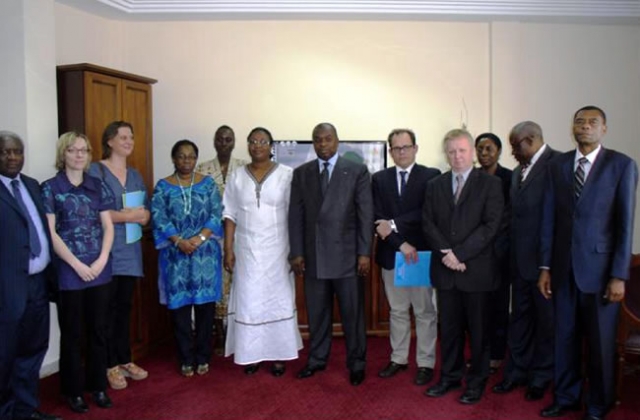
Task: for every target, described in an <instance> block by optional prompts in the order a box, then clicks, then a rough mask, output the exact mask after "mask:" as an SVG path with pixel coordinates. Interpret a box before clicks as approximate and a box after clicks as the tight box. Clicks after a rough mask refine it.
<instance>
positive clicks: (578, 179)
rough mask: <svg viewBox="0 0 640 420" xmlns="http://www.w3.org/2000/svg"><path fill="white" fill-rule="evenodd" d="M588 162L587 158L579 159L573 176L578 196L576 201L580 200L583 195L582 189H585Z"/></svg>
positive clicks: (574, 187)
mask: <svg viewBox="0 0 640 420" xmlns="http://www.w3.org/2000/svg"><path fill="white" fill-rule="evenodd" d="M587 162H588V160H587V158H586V157H581V158H580V159H578V167H577V168H576V171H575V173H574V174H573V189H574V192H575V195H576V200H577V199H578V198H580V194H582V189H583V188H584V180H585V172H584V167H585V165H586V164H587Z"/></svg>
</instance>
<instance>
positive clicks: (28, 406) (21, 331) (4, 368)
mask: <svg viewBox="0 0 640 420" xmlns="http://www.w3.org/2000/svg"><path fill="white" fill-rule="evenodd" d="M26 281H28V282H29V285H28V295H27V302H26V305H25V310H24V312H23V313H22V314H20V315H16V316H15V317H13V316H10V315H9V314H7V313H3V312H2V311H0V337H2V344H1V345H0V419H3V420H4V419H12V418H14V417H15V418H22V417H24V418H27V417H29V416H30V415H31V414H32V413H33V411H34V410H35V409H36V408H37V407H38V406H39V404H40V403H39V400H38V381H39V373H40V367H41V366H42V361H43V360H44V356H45V354H46V353H47V347H48V345H49V301H48V298H47V292H46V290H47V286H46V279H45V276H44V274H42V273H40V274H34V275H32V276H29V277H28V279H27V280H26Z"/></svg>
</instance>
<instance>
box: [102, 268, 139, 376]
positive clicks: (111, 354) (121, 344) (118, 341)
mask: <svg viewBox="0 0 640 420" xmlns="http://www.w3.org/2000/svg"><path fill="white" fill-rule="evenodd" d="M136 280H137V277H133V276H113V278H112V280H111V283H109V293H110V296H109V301H110V302H109V339H108V340H107V366H108V367H110V368H111V367H114V366H118V365H125V364H127V363H129V362H131V344H130V336H129V335H130V325H131V302H132V301H133V290H134V289H135V287H136Z"/></svg>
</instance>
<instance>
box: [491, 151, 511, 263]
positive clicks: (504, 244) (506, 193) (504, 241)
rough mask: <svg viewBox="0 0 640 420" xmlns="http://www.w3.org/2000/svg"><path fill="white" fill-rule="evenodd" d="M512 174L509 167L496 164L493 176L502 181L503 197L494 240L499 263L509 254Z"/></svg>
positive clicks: (504, 260) (505, 259)
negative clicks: (499, 220) (500, 221)
mask: <svg viewBox="0 0 640 420" xmlns="http://www.w3.org/2000/svg"><path fill="white" fill-rule="evenodd" d="M512 175H513V171H512V170H511V169H507V168H505V167H504V166H501V165H500V164H498V168H497V169H496V173H495V174H494V176H497V177H498V178H500V182H502V197H503V198H504V209H503V212H502V223H501V224H500V229H499V230H498V234H497V235H496V240H495V242H494V249H495V251H496V256H497V257H498V259H499V260H500V264H503V262H506V261H508V260H507V257H508V255H509V224H510V221H511V220H510V219H511V215H510V214H511V213H510V212H511V206H510V203H511V197H510V192H511V178H512Z"/></svg>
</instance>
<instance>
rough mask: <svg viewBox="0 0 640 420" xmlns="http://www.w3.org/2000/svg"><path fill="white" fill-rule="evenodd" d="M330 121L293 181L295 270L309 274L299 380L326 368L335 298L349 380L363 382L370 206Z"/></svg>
mask: <svg viewBox="0 0 640 420" xmlns="http://www.w3.org/2000/svg"><path fill="white" fill-rule="evenodd" d="M338 142H339V140H338V134H337V132H336V129H335V127H334V126H333V125H331V124H329V123H322V124H318V125H317V126H316V127H315V128H314V129H313V147H314V149H315V152H316V155H317V156H318V159H316V160H313V161H311V162H307V163H305V164H304V165H301V166H300V167H298V168H296V169H295V170H294V172H293V180H292V183H291V202H290V205H289V240H290V243H291V251H290V258H291V260H290V261H291V266H292V268H293V270H294V272H295V273H296V275H304V293H305V299H306V305H307V313H308V316H309V334H310V348H309V357H308V360H307V364H306V366H305V367H304V369H302V370H301V371H300V372H299V373H298V378H308V377H310V376H313V375H314V373H315V372H316V371H319V370H324V369H325V367H326V364H327V360H328V358H329V352H330V350H331V335H332V320H331V318H332V313H333V297H334V294H335V295H336V296H337V298H338V304H339V306H340V316H341V318H342V329H343V331H344V336H345V340H346V346H347V368H348V369H349V371H350V382H351V384H352V385H359V384H360V383H362V381H364V377H365V373H364V370H365V355H366V347H367V346H366V332H365V325H364V302H363V301H364V285H363V281H362V278H361V277H362V276H367V275H368V274H369V270H370V261H369V259H370V257H369V256H370V254H371V240H372V237H373V202H372V199H371V181H370V178H371V177H370V175H369V171H368V170H367V167H366V166H365V165H362V164H357V163H354V162H351V161H349V160H347V159H344V158H342V157H340V156H339V155H338V154H337V152H338Z"/></svg>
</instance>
